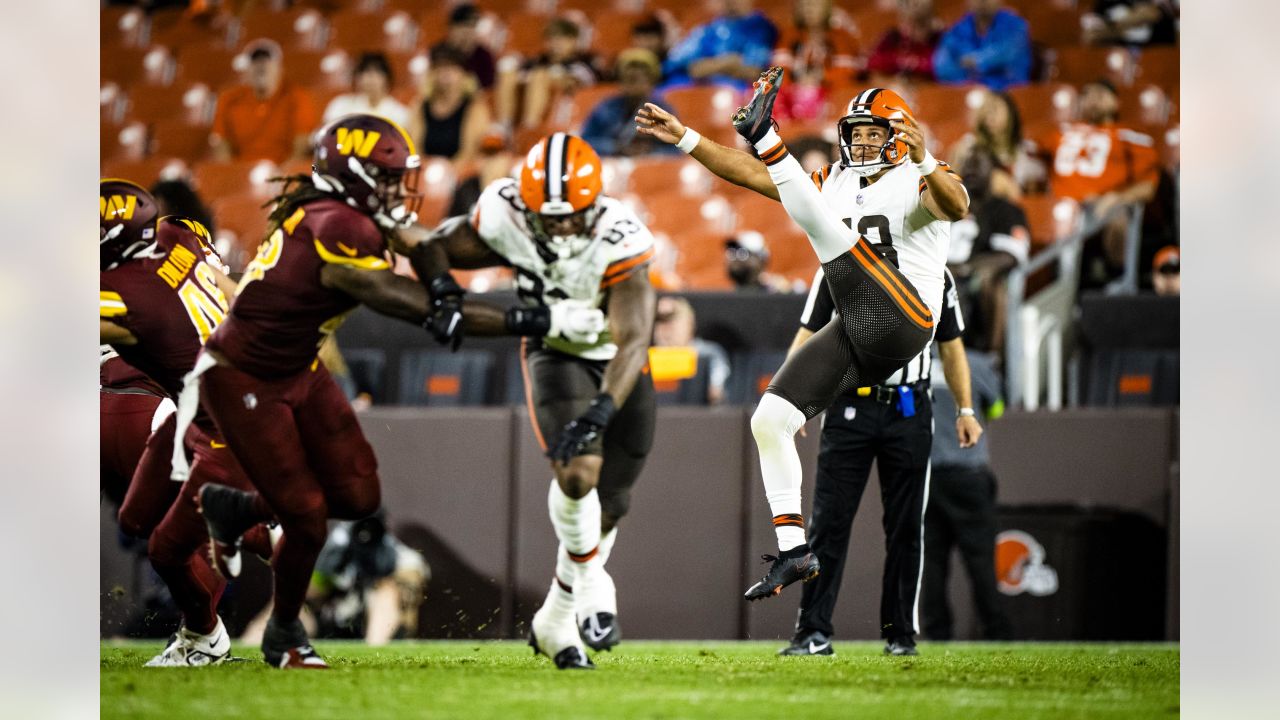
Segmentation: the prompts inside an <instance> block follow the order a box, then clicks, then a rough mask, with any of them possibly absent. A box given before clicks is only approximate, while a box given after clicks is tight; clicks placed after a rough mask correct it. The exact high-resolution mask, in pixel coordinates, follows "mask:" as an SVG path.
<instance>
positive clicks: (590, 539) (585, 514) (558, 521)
mask: <svg viewBox="0 0 1280 720" xmlns="http://www.w3.org/2000/svg"><path fill="white" fill-rule="evenodd" d="M547 509H548V511H549V513H550V515H551V526H552V527H554V528H555V531H556V537H557V538H559V539H560V544H561V545H562V546H564V549H565V551H566V552H567V553H568V555H569V558H570V560H572V561H573V563H574V565H575V566H577V570H578V572H581V571H582V570H583V568H584V567H585V566H588V565H599V564H600V557H599V547H600V495H599V494H598V493H597V492H596V489H595V488H591V492H589V493H587V494H586V495H583V496H582V497H580V498H578V499H576V500H575V499H573V498H571V497H569V496H568V495H565V494H564V491H563V490H561V489H560V483H558V482H556V481H555V480H552V481H551V488H550V489H549V490H548V492H547ZM558 565H559V560H557V566H558Z"/></svg>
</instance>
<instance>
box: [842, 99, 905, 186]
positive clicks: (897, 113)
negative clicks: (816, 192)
mask: <svg viewBox="0 0 1280 720" xmlns="http://www.w3.org/2000/svg"><path fill="white" fill-rule="evenodd" d="M903 110H906V111H907V112H908V113H910V112H911V108H909V107H907V101H906V100H903V99H902V96H901V95H898V93H896V92H894V91H892V90H885V89H884V88H871V89H869V90H864V91H862V92H860V93H858V94H857V95H855V96H854V97H853V99H852V100H850V101H849V105H848V107H847V108H845V114H844V117H842V118H840V119H839V120H838V121H836V134H837V136H838V137H839V139H840V162H841V165H843V166H844V167H845V168H847V169H849V170H852V171H853V172H854V173H855V174H857V175H862V176H867V175H874V174H876V173H878V172H880V171H881V170H884V169H886V168H891V167H893V166H895V165H898V164H900V163H902V162H903V161H904V160H906V159H907V156H908V152H909V148H908V147H907V144H906V143H905V142H903V141H902V140H901V139H900V138H899V137H898V134H897V133H896V132H894V129H893V126H892V125H890V123H889V121H890V120H903V119H904V115H903V112H902V111H903ZM863 123H869V124H871V125H876V126H878V127H882V128H884V129H885V131H886V132H887V133H888V137H887V138H886V139H885V142H884V144H883V145H881V146H880V148H879V150H878V152H877V153H876V155H875V158H874V159H872V160H867V161H864V160H858V159H856V158H854V152H853V148H854V147H858V146H855V145H854V143H853V128H854V126H855V125H860V124H863Z"/></svg>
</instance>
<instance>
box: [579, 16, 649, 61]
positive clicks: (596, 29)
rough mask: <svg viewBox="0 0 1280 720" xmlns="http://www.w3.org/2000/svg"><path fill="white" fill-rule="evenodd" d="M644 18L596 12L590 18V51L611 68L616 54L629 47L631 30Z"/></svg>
mask: <svg viewBox="0 0 1280 720" xmlns="http://www.w3.org/2000/svg"><path fill="white" fill-rule="evenodd" d="M580 1H581V0H580ZM644 17H645V16H644V14H642V13H634V12H618V11H616V10H601V11H598V12H596V13H595V15H593V16H592V18H591V20H592V24H591V49H592V50H594V51H595V52H596V54H597V55H599V56H600V57H601V58H603V59H604V60H605V62H606V63H608V65H609V67H610V68H612V67H613V59H614V58H615V57H616V56H617V55H618V53H620V52H622V51H623V50H626V49H627V48H628V47H631V28H632V27H634V26H635V24H636V23H638V22H640V21H641V20H642V19H644Z"/></svg>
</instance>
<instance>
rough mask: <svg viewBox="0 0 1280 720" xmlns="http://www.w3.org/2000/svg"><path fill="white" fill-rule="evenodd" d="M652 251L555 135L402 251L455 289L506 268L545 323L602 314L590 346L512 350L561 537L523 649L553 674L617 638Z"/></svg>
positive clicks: (648, 432)
mask: <svg viewBox="0 0 1280 720" xmlns="http://www.w3.org/2000/svg"><path fill="white" fill-rule="evenodd" d="M653 252H654V250H653V236H652V235H650V233H649V230H648V229H647V228H646V227H645V226H644V225H643V224H642V223H641V222H640V220H639V219H638V218H637V217H636V216H635V214H634V213H633V212H631V211H630V210H629V209H627V208H626V207H625V206H624V205H622V204H621V203H619V202H618V201H616V200H614V199H612V198H608V197H605V196H603V195H601V166H600V158H599V157H598V156H597V155H596V152H595V150H593V149H592V148H591V146H590V145H588V144H587V143H586V142H585V141H584V140H582V139H581V138H578V137H575V136H572V135H567V134H565V133H555V134H554V135H551V136H549V137H546V138H543V139H542V140H540V141H539V142H538V143H537V144H536V145H535V146H534V147H533V149H531V150H530V151H529V153H528V156H527V157H526V158H525V161H524V164H523V166H522V167H521V170H520V179H519V180H518V181H517V180H514V179H511V178H503V179H500V180H496V181H494V182H493V183H492V184H491V185H489V187H488V188H486V189H485V191H484V193H483V194H482V195H481V197H480V199H479V201H477V203H476V206H475V209H474V211H473V212H472V215H471V217H470V219H469V220H468V219H465V218H461V217H457V218H451V219H449V220H446V221H445V222H444V223H443V224H442V225H441V226H440V228H439V229H437V230H436V231H435V232H434V233H432V234H431V235H430V237H429V238H428V239H427V240H426V241H424V242H420V243H417V244H415V245H414V246H413V247H412V248H411V249H410V250H409V257H410V260H411V262H412V263H413V265H414V269H415V270H416V271H417V272H418V274H419V277H421V278H424V279H426V280H427V281H429V282H431V283H433V284H436V285H440V284H449V283H451V280H449V279H448V278H449V275H448V270H449V268H451V267H454V268H460V269H474V268H480V267H489V266H494V265H507V266H510V267H512V268H514V270H515V272H516V286H517V290H518V293H519V295H520V297H521V299H522V300H523V302H524V304H525V309H523V310H513V312H517V313H518V312H524V313H534V312H537V313H540V314H545V315H547V316H549V317H550V318H551V319H553V320H554V319H556V318H558V317H561V316H564V317H567V318H569V317H574V316H575V314H576V313H575V311H576V310H578V309H581V308H583V307H587V308H601V309H604V310H605V312H606V314H607V318H608V325H607V327H606V326H603V324H602V326H601V327H597V328H595V329H596V330H599V331H600V332H599V336H598V337H595V336H584V337H583V338H582V339H581V341H578V342H575V341H573V340H572V339H561V338H555V337H551V336H548V337H547V338H545V339H543V340H540V341H532V340H528V341H526V342H525V344H524V346H523V348H522V350H523V359H524V366H523V368H524V374H525V394H526V398H527V401H528V404H529V410H530V414H531V415H532V421H533V427H534V431H535V433H536V435H537V437H538V440H539V442H540V443H541V444H542V446H543V449H544V450H545V451H546V453H547V456H548V457H549V458H550V459H551V467H552V470H553V472H554V474H555V477H554V478H553V479H552V481H551V483H550V488H549V490H548V497H547V504H548V509H549V512H550V515H551V524H552V526H553V527H554V528H555V533H556V537H557V538H558V539H559V540H560V547H559V549H558V550H557V553H556V569H555V575H554V577H553V579H552V581H551V586H550V589H549V590H548V592H547V598H546V600H545V602H544V603H543V604H542V607H541V608H540V609H539V610H538V612H537V613H536V614H535V615H534V617H533V627H532V635H531V639H530V642H531V644H532V645H533V647H534V650H535V651H536V652H542V653H544V654H546V655H547V656H548V657H550V658H552V659H553V660H554V662H555V664H556V667H558V668H561V669H565V668H590V667H593V665H592V664H591V661H590V660H589V659H588V658H587V655H586V651H585V648H584V647H583V642H584V641H585V643H586V644H587V645H589V646H591V647H592V648H593V649H596V650H607V649H609V648H612V647H613V646H614V645H616V644H617V643H618V641H619V640H620V639H621V633H620V630H619V627H618V623H617V612H618V609H617V595H616V590H615V588H614V584H613V580H612V579H611V578H610V577H609V574H608V573H607V572H606V571H605V569H604V566H605V563H606V562H607V560H608V558H609V553H610V551H611V549H612V547H613V544H614V541H615V539H616V536H617V529H616V526H617V523H618V521H619V519H621V518H622V516H623V515H625V514H626V512H627V508H628V504H629V502H630V494H631V486H632V485H633V484H634V483H635V481H636V478H637V477H638V476H639V474H640V470H641V468H642V467H643V465H644V461H645V457H646V456H647V455H648V453H649V449H650V447H651V446H652V444H653V431H654V419H655V410H654V393H653V382H652V379H651V378H650V376H649V374H648V348H649V340H650V338H651V336H652V332H653V313H654V292H653V288H652V286H650V284H649V278H648V271H647V268H648V264H649V261H650V260H651V259H652V257H653ZM570 324H572V325H574V326H575V331H581V330H590V329H591V328H589V327H585V323H580V322H571V323H570Z"/></svg>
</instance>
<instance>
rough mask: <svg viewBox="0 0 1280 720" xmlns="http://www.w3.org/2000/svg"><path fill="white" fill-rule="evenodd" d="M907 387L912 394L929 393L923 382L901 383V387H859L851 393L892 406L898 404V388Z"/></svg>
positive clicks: (925, 383) (927, 384) (927, 386)
mask: <svg viewBox="0 0 1280 720" xmlns="http://www.w3.org/2000/svg"><path fill="white" fill-rule="evenodd" d="M900 387H909V388H911V392H912V393H916V394H920V393H927V392H928V391H929V383H928V382H926V381H924V380H918V381H916V382H913V383H903V384H902V385H872V386H870V387H860V388H857V389H856V390H854V391H853V393H854V395H856V396H857V397H859V398H867V399H869V400H872V401H874V402H878V403H881V404H882V405H893V404H894V403H896V402H898V388H900Z"/></svg>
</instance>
